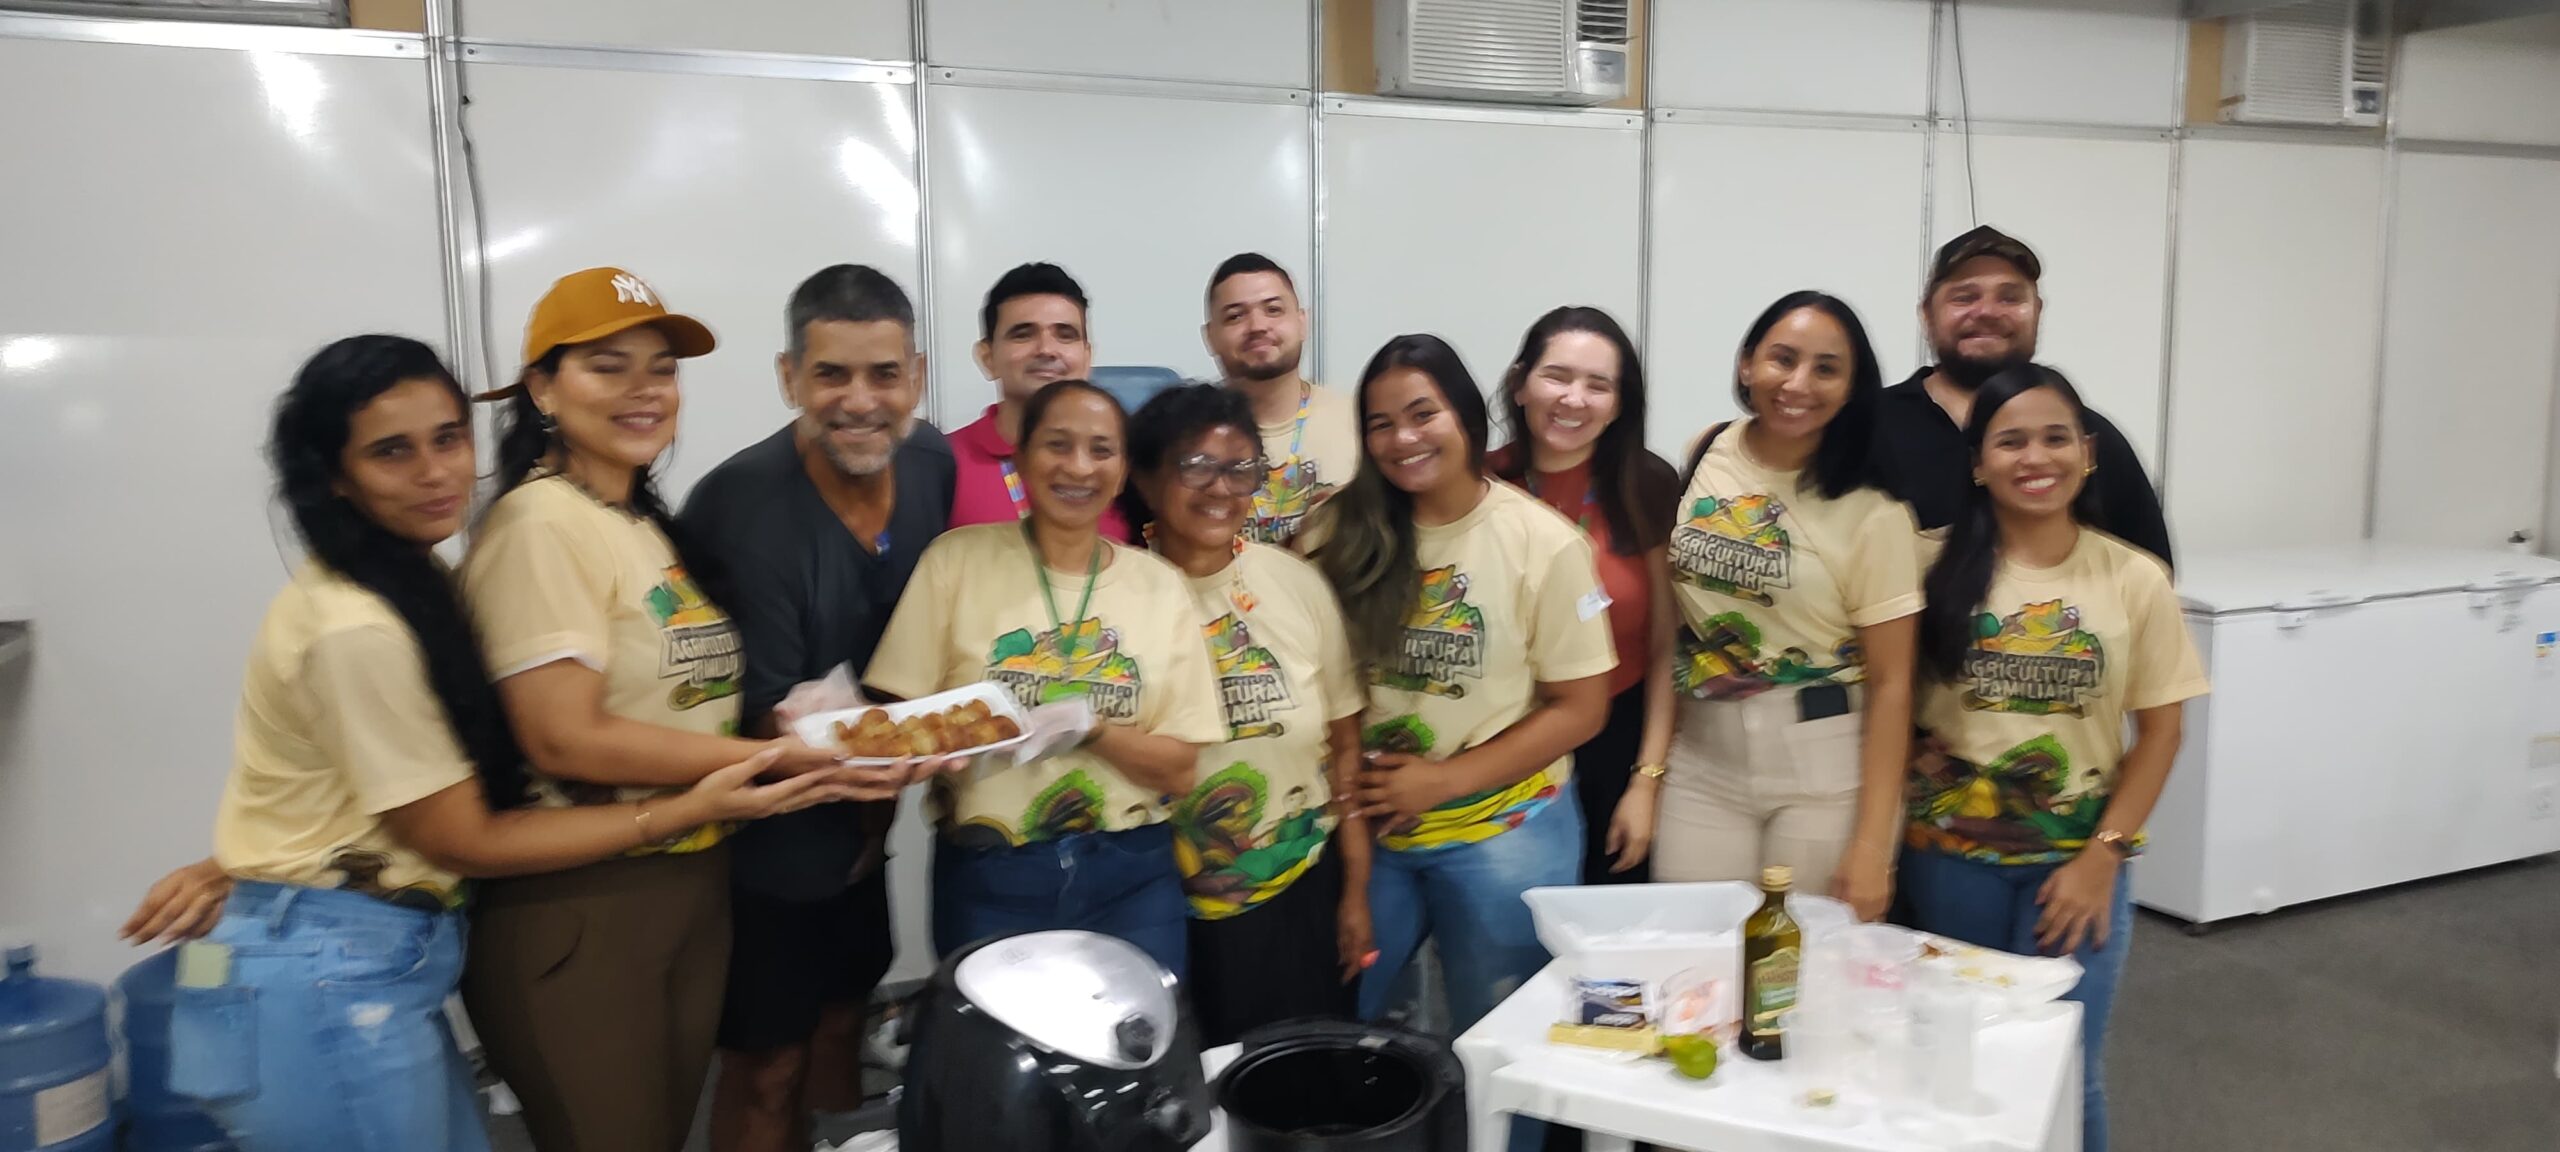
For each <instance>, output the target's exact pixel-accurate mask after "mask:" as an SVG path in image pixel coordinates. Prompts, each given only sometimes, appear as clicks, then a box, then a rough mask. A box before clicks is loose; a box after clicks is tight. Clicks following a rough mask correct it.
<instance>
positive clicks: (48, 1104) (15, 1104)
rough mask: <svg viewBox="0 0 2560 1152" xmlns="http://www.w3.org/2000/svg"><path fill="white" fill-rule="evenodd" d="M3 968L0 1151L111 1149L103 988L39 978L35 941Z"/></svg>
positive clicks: (14, 952) (12, 953)
mask: <svg viewBox="0 0 2560 1152" xmlns="http://www.w3.org/2000/svg"><path fill="white" fill-rule="evenodd" d="M6 958H7V965H8V966H7V969H6V970H5V971H0V1152H109V1150H110V1149H112V1148H114V1147H115V1137H116V1126H115V1123H114V1121H115V1111H114V1094H113V1087H114V1086H113V1084H112V1081H113V1078H114V1073H113V1069H112V1066H111V1064H112V1056H111V1054H110V1051H109V1049H108V1047H107V992H106V989H103V988H100V987H98V986H97V985H95V984H88V983H83V982H81V981H78V980H54V979H48V978H46V977H42V976H38V975H36V971H35V969H36V950H35V947H34V946H33V945H29V944H13V945H11V946H9V948H8V950H7V953H6Z"/></svg>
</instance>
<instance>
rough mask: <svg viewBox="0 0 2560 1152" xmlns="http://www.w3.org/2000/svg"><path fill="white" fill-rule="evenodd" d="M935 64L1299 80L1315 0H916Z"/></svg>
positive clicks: (1276, 82)
mask: <svg viewBox="0 0 2560 1152" xmlns="http://www.w3.org/2000/svg"><path fill="white" fill-rule="evenodd" d="M921 2H922V3H923V4H924V15H925V49H926V52H927V53H928V54H929V55H930V56H931V57H932V62H933V63H935V64H947V65H951V66H953V67H959V68H997V69H1003V70H1006V71H1016V72H1054V73H1064V74H1070V75H1078V76H1118V77H1135V78H1141V79H1153V80H1198V81H1206V82H1215V83H1225V84H1263V85H1271V86H1275V87H1281V88H1306V87H1310V86H1312V84H1313V81H1312V80H1311V79H1310V78H1309V70H1310V69H1312V68H1313V67H1314V57H1315V53H1314V52H1313V51H1312V50H1311V48H1310V43H1311V41H1310V40H1309V37H1310V36H1312V35H1313V34H1314V31H1315V23H1314V20H1313V15H1314V13H1313V9H1312V7H1311V5H1312V4H1314V3H1316V2H1317V0H1249V2H1245V3H1236V2H1233V0H1229V2H1225V3H1200V2H1199V0H1037V2H1036V3H1025V2H1024V0H921Z"/></svg>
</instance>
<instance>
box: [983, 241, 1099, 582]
mask: <svg viewBox="0 0 2560 1152" xmlns="http://www.w3.org/2000/svg"><path fill="white" fill-rule="evenodd" d="M976 353H977V358H978V371H980V372H983V373H985V374H986V377H987V379H989V380H993V381H995V382H996V392H997V396H998V397H999V399H997V401H996V402H995V403H994V404H991V405H989V406H988V407H987V412H986V415H984V416H981V417H979V418H978V419H977V421H976V422H975V423H972V424H970V425H969V426H967V427H965V428H962V429H960V430H959V431H957V432H953V433H951V435H950V436H949V437H948V439H949V440H950V441H951V456H952V460H953V462H954V463H955V464H957V465H958V478H957V480H956V483H955V486H954V489H953V492H952V497H951V526H952V527H954V528H959V527H962V526H964V525H969V524H992V523H997V522H1000V521H1011V520H1018V519H1021V518H1022V517H1023V516H1024V515H1025V514H1026V505H1024V503H1023V496H1022V485H1021V482H1020V481H1018V480H1016V479H1015V478H1014V474H1013V445H1014V442H1015V441H1016V440H1018V439H1020V438H1021V436H1022V405H1023V402H1024V401H1026V400H1029V399H1031V394H1032V393H1034V392H1037V391H1039V390H1040V389H1041V388H1042V387H1043V386H1045V385H1048V384H1051V383H1055V382H1056V381H1060V380H1081V379H1084V377H1085V373H1086V372H1087V371H1089V370H1090V369H1091V368H1092V367H1093V342H1092V341H1091V340H1088V339H1086V333H1085V298H1084V288H1083V286H1082V285H1079V284H1077V283H1076V279H1075V277H1073V276H1069V275H1067V270H1066V269H1064V268H1060V267H1058V266H1057V265H1055V264H1023V265H1020V266H1017V267H1015V268H1014V269H1013V270H1012V271H1010V272H1007V273H1005V274H1004V275H1003V276H1000V277H998V278H997V279H996V286H995V287H993V288H990V289H988V290H987V303H986V306H985V307H984V308H982V309H980V310H979V313H978V346H977V349H976ZM1102 532H1103V534H1104V535H1106V536H1108V537H1110V538H1112V539H1114V540H1127V539H1128V538H1129V525H1128V522H1127V521H1126V520H1124V519H1122V518H1121V515H1120V510H1119V509H1117V508H1114V509H1112V510H1111V511H1109V512H1106V513H1104V514H1103V517H1102Z"/></svg>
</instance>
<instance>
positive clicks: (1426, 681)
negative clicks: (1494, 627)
mask: <svg viewBox="0 0 2560 1152" xmlns="http://www.w3.org/2000/svg"><path fill="white" fill-rule="evenodd" d="M1461 676H1464V677H1466V678H1468V679H1471V680H1481V679H1483V678H1484V613H1483V612H1482V611H1481V610H1479V609H1477V607H1476V606H1475V605H1473V604H1469V603H1467V576H1466V573H1464V572H1460V571H1458V568H1457V566H1456V565H1454V564H1452V565H1449V566H1447V567H1442V568H1434V569H1431V570H1430V571H1428V572H1425V573H1423V574H1422V600H1421V602H1420V603H1419V604H1416V605H1415V606H1414V609H1413V611H1412V612H1411V613H1409V614H1407V615H1406V616H1405V618H1404V641H1403V644H1402V646H1401V647H1400V648H1399V649H1398V650H1397V652H1396V660H1395V665H1394V666H1393V667H1391V668H1381V669H1379V670H1378V671H1377V672H1376V673H1375V675H1374V676H1373V678H1372V679H1373V682H1374V683H1377V684H1379V685H1381V686H1383V687H1387V688H1396V689H1401V690H1403V691H1406V692H1420V693H1422V694H1423V695H1426V696H1446V697H1449V698H1450V699H1452V700H1455V699H1458V698H1459V697H1462V696H1465V695H1466V694H1467V686H1466V685H1464V684H1461V683H1459V682H1458V678H1459V677H1461Z"/></svg>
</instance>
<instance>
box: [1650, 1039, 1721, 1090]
mask: <svg viewBox="0 0 2560 1152" xmlns="http://www.w3.org/2000/svg"><path fill="white" fill-rule="evenodd" d="M1662 1052H1663V1055H1666V1056H1669V1057H1671V1066H1672V1067H1674V1068H1677V1069H1679V1070H1680V1074H1681V1075H1683V1076H1686V1077H1688V1078H1690V1079H1692V1080H1704V1079H1706V1078H1707V1077H1709V1076H1713V1075H1715V1074H1716V1041H1715V1038H1714V1037H1712V1036H1708V1035H1706V1034H1704V1033H1700V1032H1692V1033H1689V1034H1687V1035H1682V1036H1665V1037H1663V1038H1662Z"/></svg>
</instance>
